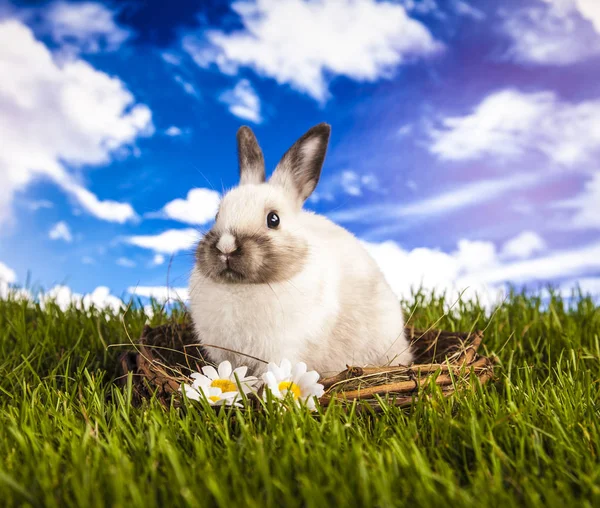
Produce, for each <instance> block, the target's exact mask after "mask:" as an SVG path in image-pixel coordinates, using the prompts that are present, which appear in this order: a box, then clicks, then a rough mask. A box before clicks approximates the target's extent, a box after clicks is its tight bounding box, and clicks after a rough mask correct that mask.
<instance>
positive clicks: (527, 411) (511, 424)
mask: <svg viewBox="0 0 600 508" xmlns="http://www.w3.org/2000/svg"><path fill="white" fill-rule="evenodd" d="M413 306H414V307H415V309H416V310H415V313H414V315H413V318H412V322H413V323H414V324H415V325H416V326H420V327H426V326H429V325H432V324H433V323H435V322H436V321H438V319H440V318H441V319H440V321H439V323H438V324H437V326H438V327H441V328H445V329H452V330H470V329H472V328H475V327H476V328H487V329H486V332H485V346H486V348H487V350H488V352H490V353H491V352H493V353H495V354H497V356H498V358H499V361H500V365H499V367H498V369H497V373H498V380H497V382H495V383H491V384H488V385H486V386H484V387H477V388H474V389H473V390H470V391H466V392H462V393H459V394H456V395H455V396H453V397H452V398H450V399H444V398H443V397H442V396H440V395H439V394H434V396H433V397H432V398H430V399H429V400H421V401H419V402H418V403H416V404H415V405H414V407H412V409H411V410H410V411H403V410H398V409H396V408H393V407H389V408H387V409H386V411H385V412H384V414H382V415H378V416H374V415H370V414H365V413H356V412H354V411H344V410H342V408H340V407H339V406H336V405H334V406H331V407H329V408H328V409H327V410H326V411H325V412H324V413H320V414H315V415H311V414H307V413H306V412H304V411H300V410H297V411H287V412H285V413H278V412H276V411H273V412H270V413H269V412H261V413H252V414H247V413H246V414H244V413H240V412H238V411H236V410H222V411H219V412H212V411H201V410H198V407H197V406H195V405H193V403H189V405H188V406H187V407H183V408H180V409H176V408H170V409H165V408H163V407H161V406H160V405H159V404H158V403H157V402H156V401H150V402H149V403H148V404H146V405H145V406H144V407H142V408H133V407H131V405H130V404H129V395H128V393H127V391H124V392H122V391H120V390H119V389H118V388H116V387H115V386H114V385H113V383H112V381H113V380H114V377H115V376H116V374H117V369H116V358H117V356H118V354H119V353H120V352H121V351H122V348H118V347H107V345H109V344H122V343H125V342H127V341H128V336H130V337H133V338H135V337H138V336H139V335H140V332H141V330H142V326H143V324H144V322H145V320H146V316H145V315H144V313H143V310H130V311H128V313H127V314H126V315H125V316H117V315H111V314H110V313H105V312H102V311H97V310H96V311H92V312H87V313H86V312H82V311H78V310H75V309H71V310H69V311H67V312H62V311H60V310H59V309H58V308H56V307H54V306H48V307H46V309H45V310H41V309H40V308H39V307H34V306H32V305H31V304H29V305H27V304H24V303H18V302H14V301H13V302H7V301H0V505H2V504H5V505H8V506H10V505H23V504H29V505H32V506H41V505H44V506H86V507H87V506H143V507H151V506H161V505H162V506H185V505H195V506H224V507H231V506H236V505H238V504H239V505H240V506H264V505H269V506H270V505H290V506H336V505H337V506H356V505H362V506H366V505H377V506H388V505H407V506H413V507H414V506H442V505H448V506H452V507H453V508H454V507H458V506H482V505H483V506H487V505H489V506H515V505H521V506H522V505H530V506H535V505H538V506H559V507H561V508H564V507H566V506H600V460H599V453H600V308H599V307H597V306H595V305H594V303H593V301H592V300H591V299H588V298H583V297H578V298H576V300H575V301H574V302H573V303H571V305H570V306H569V305H567V304H566V303H565V302H563V301H562V300H561V299H560V298H558V297H556V296H555V297H553V298H552V300H551V302H550V303H549V304H546V305H542V303H541V300H540V299H539V298H527V297H525V296H522V295H513V296H512V297H511V298H510V299H509V300H508V301H507V302H506V304H505V305H504V306H503V307H502V308H501V309H500V310H499V311H498V312H496V314H495V315H494V316H493V317H491V318H490V316H489V315H486V314H485V312H484V311H483V310H482V309H480V308H479V307H477V306H476V305H470V304H466V305H460V306H459V307H458V308H457V309H456V311H455V312H453V313H452V315H449V316H448V315H447V316H444V311H443V309H444V304H443V301H442V300H441V299H437V298H433V297H427V298H426V297H424V296H423V295H417V296H416V298H415V302H412V303H410V304H409V305H407V308H408V307H411V308H412V307H413ZM178 317H179V314H178V313H177V312H175V316H174V318H175V319H178ZM165 320H167V316H166V315H165V314H163V313H161V312H158V311H157V313H156V315H155V316H154V317H153V318H152V324H159V323H161V322H164V321H165Z"/></svg>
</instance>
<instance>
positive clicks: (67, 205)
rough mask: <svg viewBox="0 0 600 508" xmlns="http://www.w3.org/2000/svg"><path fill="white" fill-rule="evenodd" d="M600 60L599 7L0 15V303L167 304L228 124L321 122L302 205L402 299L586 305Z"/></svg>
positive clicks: (108, 7) (557, 2) (342, 5)
mask: <svg viewBox="0 0 600 508" xmlns="http://www.w3.org/2000/svg"><path fill="white" fill-rule="evenodd" d="M200 6H201V7H200ZM599 64H600V4H599V3H598V2H596V0H527V1H516V0H515V1H502V2H500V1H498V2H494V1H486V2H475V1H473V0H471V1H470V2H467V1H461V0H447V1H441V0H438V1H437V2H436V1H434V0H422V1H417V0H405V1H391V0H390V1H375V0H354V1H352V0H329V1H327V0H319V1H317V0H313V1H312V2H306V1H304V0H277V1H275V0H249V1H238V2H234V3H233V4H230V3H228V2H212V3H209V2H191V1H181V2H175V3H170V4H169V5H167V3H166V2H164V1H163V2H159V1H143V2H142V1H135V0H131V1H128V2H119V3H116V2H113V3H100V2H63V1H60V2H30V3H27V2H19V3H16V2H13V3H0V74H1V75H2V80H0V140H1V141H0V144H1V145H0V146H1V149H0V279H2V280H3V281H4V282H0V292H1V291H3V290H4V291H5V288H6V284H7V283H12V284H17V285H23V284H26V283H27V282H28V276H30V277H31V279H30V282H31V283H33V284H35V285H36V286H41V287H43V288H45V289H47V290H50V289H52V288H55V287H56V286H57V285H60V286H61V288H62V289H60V291H62V294H63V295H66V297H71V296H72V294H71V292H73V293H76V294H84V293H92V292H94V291H95V290H96V288H99V287H100V288H102V289H101V290H99V291H96V296H97V299H98V301H100V300H102V301H107V299H108V300H110V296H108V295H109V291H110V294H112V295H117V296H123V297H128V296H129V294H130V293H131V292H134V291H136V289H135V288H137V293H138V294H140V295H142V296H148V295H151V294H152V295H158V296H160V295H162V294H164V292H165V289H164V288H165V287H166V286H167V285H169V286H171V287H174V288H176V291H179V293H181V294H182V295H184V293H185V291H184V289H177V288H185V286H186V284H187V277H188V273H189V270H190V268H191V266H192V263H193V255H192V249H191V246H192V245H193V242H194V240H195V239H197V238H198V236H199V235H200V234H201V232H202V231H204V230H206V229H208V228H210V226H211V217H213V216H214V212H215V207H216V204H217V203H218V195H219V193H221V192H222V191H223V189H227V188H230V187H232V186H234V185H235V184H236V183H237V167H236V153H235V133H236V130H237V129H238V128H239V126H241V125H244V124H247V125H250V126H251V127H252V128H253V130H254V132H255V133H256V135H257V137H258V139H259V142H260V144H261V146H262V148H263V151H264V153H265V158H266V162H267V166H268V168H270V169H272V168H274V166H275V165H276V163H277V161H278V160H279V158H280V157H281V156H282V155H283V153H284V152H285V150H286V149H287V148H288V147H289V146H290V145H291V144H292V143H293V142H294V141H295V140H296V139H297V138H298V137H299V136H300V135H301V134H302V133H303V132H305V131H306V130H307V129H308V128H310V127H311V126H313V125H314V124H317V123H319V122H322V121H326V122H328V123H330V124H331V125H332V136H331V143H330V147H329V152H328V155H327V159H326V162H325V166H324V169H323V173H322V179H321V182H320V184H319V187H318V188H317V192H316V194H315V195H314V196H312V197H311V199H310V200H309V201H308V202H307V207H308V208H311V209H313V210H315V211H317V212H318V213H323V214H325V215H328V216H329V217H331V218H332V219H333V220H336V221H337V222H339V223H340V224H342V225H344V226H345V227H347V228H348V229H350V230H351V231H352V232H354V233H355V234H356V235H357V236H359V237H360V238H361V239H362V240H363V241H364V242H365V245H366V246H367V248H368V249H369V250H370V252H371V253H372V254H373V256H374V257H375V259H376V260H377V261H378V262H379V263H380V266H381V267H382V270H383V271H384V273H385V274H386V276H387V277H388V280H389V281H390V283H391V284H392V286H393V288H394V289H395V291H396V292H397V293H398V294H400V295H403V294H406V293H407V292H408V291H409V289H410V287H411V286H412V285H418V284H420V283H423V284H424V285H425V286H426V287H431V288H437V289H453V290H454V289H458V290H460V289H464V288H465V287H469V288H472V289H473V290H477V291H480V292H487V293H490V292H491V293H493V292H497V291H498V290H499V289H500V288H502V287H504V286H505V284H506V283H507V282H510V283H514V284H517V285H526V286H528V287H533V288H536V287H539V286H540V285H542V284H544V283H546V282H553V283H554V284H556V285H559V286H561V287H562V288H564V289H567V288H569V287H571V286H573V285H574V284H575V283H576V282H579V283H580V284H581V286H582V287H583V288H584V289H587V290H589V291H591V292H593V293H599V294H600V236H599V234H598V231H599V230H600V171H599V169H598V165H597V160H598V155H600V90H599V89H598V86H597V83H598V80H599V78H600V65H599ZM171 260H172V262H171ZM3 288H4V289H3ZM67 288H68V289H67ZM105 288H107V289H105ZM55 291H59V290H58V289H55Z"/></svg>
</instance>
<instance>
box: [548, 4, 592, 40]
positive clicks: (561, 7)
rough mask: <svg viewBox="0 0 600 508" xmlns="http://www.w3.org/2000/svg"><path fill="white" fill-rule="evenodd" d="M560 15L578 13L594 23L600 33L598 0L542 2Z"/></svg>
mask: <svg viewBox="0 0 600 508" xmlns="http://www.w3.org/2000/svg"><path fill="white" fill-rule="evenodd" d="M542 1H543V2H546V3H547V4H549V5H550V7H551V8H552V9H555V11H556V12H557V13H559V14H562V15H563V16H564V15H569V14H574V13H577V14H579V15H580V16H581V17H583V18H584V19H587V20H588V21H589V22H591V23H592V25H593V26H594V28H595V29H596V31H597V32H598V33H600V3H598V2H597V0H542Z"/></svg>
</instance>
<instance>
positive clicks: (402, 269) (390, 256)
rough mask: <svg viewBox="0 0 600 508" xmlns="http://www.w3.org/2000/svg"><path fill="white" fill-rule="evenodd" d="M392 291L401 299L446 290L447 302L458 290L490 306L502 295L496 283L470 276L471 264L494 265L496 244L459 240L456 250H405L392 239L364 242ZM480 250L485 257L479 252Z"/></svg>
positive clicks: (454, 296)
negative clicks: (426, 292) (421, 293)
mask: <svg viewBox="0 0 600 508" xmlns="http://www.w3.org/2000/svg"><path fill="white" fill-rule="evenodd" d="M365 247H366V248H367V250H368V251H369V253H370V254H371V256H373V258H374V259H375V261H376V262H377V264H378V265H379V267H380V269H381V271H382V272H383V274H384V276H385V278H386V280H387V281H388V283H389V284H390V286H391V288H392V290H393V291H394V293H396V295H398V297H400V298H409V297H410V295H411V292H412V291H413V290H417V289H419V288H422V289H424V290H425V291H433V290H434V291H436V292H437V293H438V294H439V293H441V292H446V294H447V296H448V299H449V300H448V302H449V303H451V300H454V299H455V298H456V297H457V296H458V294H459V293H461V292H463V291H464V292H465V293H464V295H463V298H464V299H465V300H471V299H474V298H475V297H476V296H478V297H480V298H481V301H482V303H485V304H486V305H488V306H492V305H493V304H495V303H498V301H499V300H500V297H501V295H502V290H501V287H500V286H499V285H496V286H492V285H488V284H486V283H485V282H484V281H479V280H477V278H471V277H470V273H471V271H472V268H471V266H470V263H471V262H473V261H476V262H477V264H476V266H477V267H480V268H484V267H486V266H489V265H493V264H494V263H495V260H496V255H495V247H494V245H493V244H492V243H489V242H470V241H467V240H462V241H461V242H459V245H458V249H457V250H456V251H455V252H453V253H450V254H449V253H446V252H443V251H441V250H437V249H427V248H417V249H413V250H411V251H407V250H405V249H403V248H402V247H400V246H399V245H398V244H397V243H395V242H393V241H387V242H383V243H365ZM481 253H483V254H484V257H483V258H481V259H480V258H479V257H478V255H479V254H481Z"/></svg>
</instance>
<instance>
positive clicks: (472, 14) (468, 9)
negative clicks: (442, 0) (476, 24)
mask: <svg viewBox="0 0 600 508" xmlns="http://www.w3.org/2000/svg"><path fill="white" fill-rule="evenodd" d="M453 5H454V10H455V11H456V12H457V13H458V14H460V15H461V16H466V17H469V18H472V19H474V20H476V21H481V20H483V19H485V14H484V13H483V11H480V10H479V9H476V8H475V7H473V6H472V5H470V4H468V3H467V2H463V1H462V0H454V2H453Z"/></svg>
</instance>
